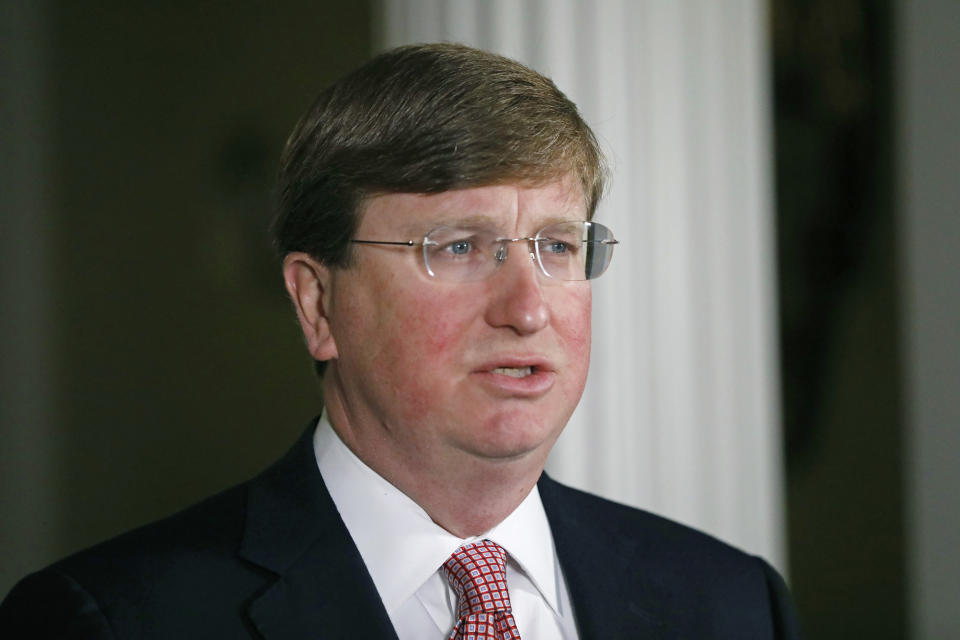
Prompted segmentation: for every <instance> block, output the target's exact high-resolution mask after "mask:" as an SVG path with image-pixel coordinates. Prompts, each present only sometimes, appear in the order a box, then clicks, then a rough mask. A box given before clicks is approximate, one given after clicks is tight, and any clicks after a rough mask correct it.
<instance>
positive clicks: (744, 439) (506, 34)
mask: <svg viewBox="0 0 960 640" xmlns="http://www.w3.org/2000/svg"><path fill="white" fill-rule="evenodd" d="M381 6H382V15H381V16H380V18H381V20H382V22H381V24H380V26H381V35H380V44H381V45H382V46H383V47H388V46H393V45H398V44H403V43H408V42H422V41H435V40H451V41H458V42H463V43H466V44H472V45H476V46H480V47H483V48H486V49H491V50H494V51H498V52H500V53H504V54H506V55H508V56H511V57H514V58H517V59H519V60H521V61H523V62H525V63H527V64H529V65H531V66H533V67H534V68H536V69H538V70H539V71H541V72H543V73H545V74H546V75H548V76H551V77H552V78H553V79H554V80H555V81H556V83H557V85H558V86H559V87H560V88H561V89H562V90H563V91H564V92H566V93H567V95H569V96H570V97H571V98H572V99H573V100H574V101H575V102H576V103H577V104H578V105H579V106H580V108H581V109H582V111H583V113H584V115H585V117H586V119H587V120H588V121H589V122H590V123H591V125H592V126H593V127H594V129H595V131H596V132H597V133H598V135H599V137H600V138H601V142H602V143H603V145H604V146H605V148H606V149H607V151H608V152H609V156H610V159H611V160H612V167H613V184H612V188H611V190H610V192H609V194H608V196H607V198H606V200H605V201H604V203H603V204H602V205H601V208H600V210H599V213H598V218H599V219H600V220H602V221H604V222H605V223H607V224H608V225H609V226H610V227H612V228H613V229H614V231H615V233H616V234H617V237H618V238H619V239H620V240H621V242H622V244H621V246H620V247H618V250H617V253H616V254H615V259H614V263H613V266H612V268H611V270H610V271H609V272H608V273H607V274H606V275H604V277H603V278H601V279H600V280H598V281H596V282H595V283H594V312H593V322H594V325H593V326H594V349H593V361H592V366H591V373H590V379H589V381H588V384H587V390H586V392H585V394H584V398H583V401H582V402H581V405H580V407H579V408H578V410H577V412H576V413H575V414H574V418H573V419H572V421H571V423H570V425H569V426H568V428H567V431H566V433H565V434H564V436H563V437H562V438H561V440H560V443H559V444H558V446H557V448H556V450H555V451H554V454H553V455H552V457H551V461H550V464H549V470H550V471H551V472H552V473H553V474H554V475H555V476H557V477H558V478H559V479H561V480H563V481H565V482H567V483H570V484H573V485H575V486H579V487H582V488H585V489H587V490H590V491H593V492H595V493H599V494H601V495H604V496H608V497H611V498H613V499H616V500H620V501H623V502H627V503H629V504H633V505H637V506H641V507H644V508H647V509H650V510H653V511H656V512H659V513H662V514H665V515H667V516H670V517H673V518H676V519H679V520H681V521H683V522H687V523H690V524H693V525H695V526H698V527H700V528H703V529H706V530H708V531H710V532H712V533H714V534H715V535H718V536H719V537H721V538H723V539H725V540H728V541H730V542H732V543H734V544H737V545H739V546H741V547H743V548H745V549H748V550H750V551H752V552H755V553H760V554H762V555H764V556H766V557H768V558H770V559H771V560H772V561H773V562H774V563H775V564H778V565H780V566H781V567H782V566H783V560H784V558H783V523H782V519H783V518H782V480H781V476H782V464H781V455H780V436H779V432H780V429H779V413H778V397H777V389H778V378H777V358H776V346H775V345H776V341H775V336H774V331H775V327H774V320H775V299H774V289H773V279H774V260H773V232H772V196H771V168H770V164H771V158H770V113H769V103H770V95H769V79H768V69H767V64H768V62H767V58H768V51H767V37H766V24H765V21H766V15H765V4H764V3H762V2H760V1H759V0H728V1H725V2H722V3H719V2H715V1H714V0H699V1H694V0H691V1H689V2H675V1H673V0H608V1H605V0H528V1H525V2H521V1H513V0H449V1H446V0H383V2H382V5H381Z"/></svg>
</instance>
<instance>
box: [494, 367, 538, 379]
mask: <svg viewBox="0 0 960 640" xmlns="http://www.w3.org/2000/svg"><path fill="white" fill-rule="evenodd" d="M493 373H499V374H500V375H504V376H510V377H511V378H526V377H527V376H529V375H530V374H532V373H533V367H520V368H516V367H497V368H496V369H494V370H493Z"/></svg>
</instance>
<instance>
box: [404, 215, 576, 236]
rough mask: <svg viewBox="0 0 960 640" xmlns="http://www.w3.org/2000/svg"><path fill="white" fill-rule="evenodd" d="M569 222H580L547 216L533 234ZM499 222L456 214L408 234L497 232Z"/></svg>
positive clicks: (411, 230) (443, 217)
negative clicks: (444, 230)
mask: <svg viewBox="0 0 960 640" xmlns="http://www.w3.org/2000/svg"><path fill="white" fill-rule="evenodd" d="M569 220H578V221H579V220H581V218H579V217H572V218H571V217H566V216H549V217H546V218H543V219H541V220H539V221H538V222H537V227H536V229H534V230H533V233H535V232H536V231H539V230H540V229H543V228H544V227H549V226H550V225H552V224H556V223H558V222H567V221H569ZM498 226H500V225H499V221H497V220H496V219H495V218H494V217H493V216H491V215H488V214H472V215H468V216H460V215H457V214H444V215H441V216H440V217H438V218H435V219H433V220H431V221H430V222H429V223H423V224H418V225H416V227H411V228H410V233H413V234H414V235H416V234H417V233H418V231H417V229H420V230H421V231H422V233H420V235H426V234H427V233H429V232H430V231H432V230H433V229H436V228H437V227H450V228H453V229H464V230H468V231H475V230H483V231H486V230H491V231H494V230H497V227H498Z"/></svg>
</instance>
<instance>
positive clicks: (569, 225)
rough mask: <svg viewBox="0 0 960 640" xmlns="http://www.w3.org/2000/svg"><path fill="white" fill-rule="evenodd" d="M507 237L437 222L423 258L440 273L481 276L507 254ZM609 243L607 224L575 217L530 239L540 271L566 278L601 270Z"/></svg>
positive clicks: (445, 277)
mask: <svg viewBox="0 0 960 640" xmlns="http://www.w3.org/2000/svg"><path fill="white" fill-rule="evenodd" d="M523 240H525V239H521V241H523ZM511 243H512V239H504V238H503V237H501V236H500V235H499V234H497V233H494V232H492V231H487V230H479V229H457V228H452V227H438V228H437V229H434V230H433V231H431V232H430V233H429V234H427V236H426V238H424V243H423V258H424V262H425V263H426V266H427V271H428V272H429V273H430V275H432V276H434V277H436V278H438V279H441V280H449V281H455V282H468V281H474V280H483V279H485V278H487V277H489V276H491V275H492V274H493V272H494V271H496V270H497V267H499V266H500V265H501V264H502V263H503V262H504V261H505V260H506V259H507V255H508V252H509V248H508V245H509V244H511ZM613 243H615V240H614V238H613V233H612V232H611V231H610V229H608V228H607V227H605V226H603V225H602V224H598V223H594V222H583V221H579V220H577V221H570V222H560V223H557V224H553V225H550V226H547V227H545V228H543V229H542V230H540V232H538V233H537V235H536V236H534V237H533V239H532V242H531V244H532V245H533V250H534V255H535V257H536V259H537V262H538V263H539V265H540V268H541V269H542V270H543V272H544V273H545V274H547V275H548V276H550V277H551V278H556V279H558V280H568V281H569V280H590V279H592V278H596V277H597V276H599V275H600V274H602V273H603V272H604V271H605V270H606V268H607V266H609V264H610V260H611V258H612V256H613Z"/></svg>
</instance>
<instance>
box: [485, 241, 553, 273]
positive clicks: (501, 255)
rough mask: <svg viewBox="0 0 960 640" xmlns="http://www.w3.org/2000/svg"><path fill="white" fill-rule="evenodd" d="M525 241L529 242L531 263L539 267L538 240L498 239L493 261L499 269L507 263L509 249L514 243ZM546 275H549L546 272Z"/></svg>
mask: <svg viewBox="0 0 960 640" xmlns="http://www.w3.org/2000/svg"><path fill="white" fill-rule="evenodd" d="M524 240H526V241H527V252H528V253H529V255H530V261H531V262H533V263H534V264H536V265H537V266H539V264H538V262H537V254H536V251H537V248H536V241H537V239H536V238H497V240H496V249H494V251H493V259H494V260H495V261H496V263H497V268H498V269H499V268H500V267H501V266H502V265H503V263H504V262H506V261H507V257H508V254H509V250H508V249H507V247H508V246H509V245H510V244H513V243H514V242H522V241H524ZM540 270H541V271H543V267H540ZM544 275H547V274H546V272H544Z"/></svg>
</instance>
